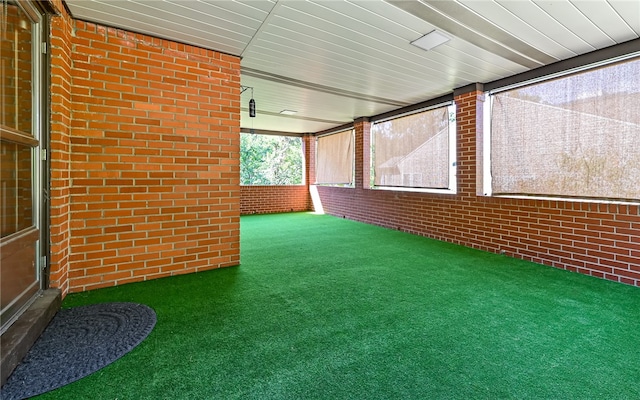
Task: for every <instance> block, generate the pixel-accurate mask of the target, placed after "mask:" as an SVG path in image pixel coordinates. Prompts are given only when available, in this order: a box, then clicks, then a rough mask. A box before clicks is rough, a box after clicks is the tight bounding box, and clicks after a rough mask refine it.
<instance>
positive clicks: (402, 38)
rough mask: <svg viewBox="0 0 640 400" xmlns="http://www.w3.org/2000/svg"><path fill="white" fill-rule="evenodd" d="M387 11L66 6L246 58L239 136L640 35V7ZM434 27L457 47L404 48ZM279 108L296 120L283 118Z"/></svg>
mask: <svg viewBox="0 0 640 400" xmlns="http://www.w3.org/2000/svg"><path fill="white" fill-rule="evenodd" d="M394 1H395V0H334V1H324V0H318V1H316V0H313V1H295V0H279V1H276V0H233V1H232V0H164V1H161V0H130V1H121V0H67V4H68V6H69V8H70V10H71V12H72V13H73V15H74V16H75V17H77V18H80V19H84V20H89V21H93V22H97V23H101V24H104V25H108V26H114V27H117V28H122V29H126V30H130V31H133V32H140V33H145V34H148V35H151V36H156V37H161V38H166V39H169V40H175V41H178V42H183V43H188V44H193V45H196V46H201V47H204V48H209V49H212V50H216V51H221V52H224V53H228V54H234V55H239V56H242V60H241V65H242V71H241V78H242V84H243V85H247V86H253V87H254V93H255V95H254V96H255V99H256V102H257V104H258V117H256V118H249V117H248V115H247V111H246V107H247V105H248V99H249V98H250V97H247V95H248V93H244V94H243V95H242V103H241V105H242V107H243V108H244V109H245V110H243V111H242V112H241V121H242V126H243V127H250V126H253V127H254V128H255V129H265V130H280V131H283V130H284V131H288V130H290V131H292V132H314V131H318V130H324V129H329V128H331V127H332V124H334V126H335V125H336V124H341V123H345V122H350V121H351V120H352V119H353V118H356V117H360V116H369V115H374V114H378V113H382V112H387V111H391V110H394V109H397V108H399V107H401V106H402V105H405V104H413V103H417V102H420V101H423V100H427V99H429V98H433V97H437V96H440V95H443V94H446V93H451V91H452V90H453V89H455V88H456V87H460V86H464V85H466V84H468V83H474V82H488V81H492V80H496V79H500V78H503V77H507V76H511V75H514V74H517V73H520V72H524V71H526V70H528V69H530V68H531V67H532V66H533V65H535V64H536V63H538V64H540V63H539V61H540V60H546V61H544V62H546V63H548V62H552V60H556V59H566V58H569V57H572V56H574V55H577V54H582V53H584V52H588V51H590V50H592V49H594V48H601V47H605V46H608V45H610V44H613V43H614V42H616V43H621V42H625V41H627V40H631V39H635V38H638V37H639V35H640V0H548V1H543V0H519V1H511V0H448V1H447V2H446V3H442V2H436V1H434V0H420V1H419V2H418V1H409V0H407V1H405V2H402V3H398V2H395V3H394ZM407 4H409V5H410V6H408V7H407V6H405V5H407ZM412 7H415V8H412ZM567 13H571V14H570V15H568V14H567ZM436 23H437V24H443V26H447V27H449V28H451V29H452V32H461V36H460V37H454V38H453V39H452V40H451V41H450V42H448V43H446V44H444V45H442V46H440V47H438V48H436V49H434V50H431V51H429V52H425V51H422V50H420V49H417V48H416V47H414V46H412V45H410V44H409V42H410V41H412V40H415V39H417V38H419V37H421V36H422V35H424V34H426V33H428V32H430V31H431V30H433V29H435V28H436V26H437V25H436ZM465 24H467V25H468V26H467V25H465ZM439 28H440V29H441V30H444V31H447V32H449V31H448V30H447V29H443V28H442V27H439ZM483 28H486V31H483ZM462 32H464V34H465V35H466V36H464V37H463V36H462ZM449 33H451V32H449ZM476 38H477V40H476ZM511 45H513V47H509V46H511ZM525 53H526V54H525ZM530 60H534V61H531V62H530ZM550 60H551V61H550ZM527 65H528V66H529V67H527ZM394 104H395V105H394ZM282 109H293V110H297V111H298V112H299V114H298V115H295V116H291V117H283V116H280V115H278V114H277V113H278V112H280V111H282ZM287 127H291V128H290V129H287Z"/></svg>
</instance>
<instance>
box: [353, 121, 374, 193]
mask: <svg viewBox="0 0 640 400" xmlns="http://www.w3.org/2000/svg"><path fill="white" fill-rule="evenodd" d="M353 128H354V130H355V135H356V140H355V146H356V172H355V177H354V179H355V186H356V189H369V187H370V185H371V149H370V143H371V123H370V122H369V119H368V118H364V117H362V118H358V119H356V120H354V121H353Z"/></svg>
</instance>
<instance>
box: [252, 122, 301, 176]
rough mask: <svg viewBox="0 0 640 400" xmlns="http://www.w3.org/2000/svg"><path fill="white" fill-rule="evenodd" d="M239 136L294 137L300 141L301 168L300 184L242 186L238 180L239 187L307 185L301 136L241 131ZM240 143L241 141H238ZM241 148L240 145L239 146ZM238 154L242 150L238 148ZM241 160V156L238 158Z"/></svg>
mask: <svg viewBox="0 0 640 400" xmlns="http://www.w3.org/2000/svg"><path fill="white" fill-rule="evenodd" d="M240 135H241V136H242V135H262V136H276V137H295V138H298V139H300V151H301V153H302V154H301V155H302V159H301V162H302V166H301V168H300V171H301V174H302V175H301V180H300V183H292V184H274V183H272V184H266V183H265V184H257V183H249V184H244V183H242V179H241V180H240V186H244V187H252V186H254V187H260V186H268V187H288V186H306V185H307V168H306V160H305V158H306V155H305V154H306V152H305V140H304V138H303V136H302V135H297V134H286V133H261V132H250V131H248V132H245V131H242V132H240ZM240 141H241V142H242V139H241V140H240ZM241 146H242V144H241ZM240 152H242V148H240ZM240 158H241V156H240ZM241 164H242V160H241V159H240V168H242V165H241Z"/></svg>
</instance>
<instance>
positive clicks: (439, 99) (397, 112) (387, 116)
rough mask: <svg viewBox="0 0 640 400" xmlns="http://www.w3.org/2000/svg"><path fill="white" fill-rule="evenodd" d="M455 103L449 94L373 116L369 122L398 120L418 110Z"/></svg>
mask: <svg viewBox="0 0 640 400" xmlns="http://www.w3.org/2000/svg"><path fill="white" fill-rule="evenodd" d="M452 101H453V93H449V94H445V95H443V96H440V97H436V98H433V99H430V100H426V101H422V102H420V103H416V104H412V105H410V106H407V107H403V108H399V109H397V110H393V111H389V112H385V113H382V114H378V115H372V116H371V117H369V121H371V122H372V123H376V122H379V121H382V120H388V119H391V118H396V117H399V116H401V115H405V114H410V113H412V112H416V111H418V110H422V109H425V108H429V107H433V106H435V105H438V104H444V103H449V102H452Z"/></svg>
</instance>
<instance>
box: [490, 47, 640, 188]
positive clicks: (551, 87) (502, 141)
mask: <svg viewBox="0 0 640 400" xmlns="http://www.w3.org/2000/svg"><path fill="white" fill-rule="evenodd" d="M491 107H492V108H491V141H490V142H491V144H490V154H491V159H490V162H491V190H492V192H493V193H494V194H503V195H538V196H561V197H585V198H604V199H633V200H638V199H640V60H639V59H637V58H636V59H634V60H632V61H627V62H624V63H619V64H615V65H611V66H607V67H602V68H599V69H594V70H589V71H586V72H582V73H579V74H573V75H570V76H566V77H563V78H559V79H555V80H552V81H547V82H543V83H539V84H535V85H530V86H526V87H522V88H519V89H514V90H509V91H505V92H502V93H498V94H496V95H493V96H492V105H491Z"/></svg>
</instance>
